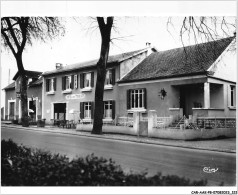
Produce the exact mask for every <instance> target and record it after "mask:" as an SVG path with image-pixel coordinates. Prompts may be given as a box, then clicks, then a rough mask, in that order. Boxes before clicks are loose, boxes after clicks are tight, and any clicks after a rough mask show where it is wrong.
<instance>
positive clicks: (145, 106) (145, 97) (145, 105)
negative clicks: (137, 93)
mask: <svg viewBox="0 0 238 195" xmlns="http://www.w3.org/2000/svg"><path fill="white" fill-rule="evenodd" d="M143 90H144V108H145V109H146V108H147V93H146V89H145V88H144V89H143Z"/></svg>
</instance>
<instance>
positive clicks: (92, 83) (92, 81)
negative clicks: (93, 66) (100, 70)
mask: <svg viewBox="0 0 238 195" xmlns="http://www.w3.org/2000/svg"><path fill="white" fill-rule="evenodd" d="M91 87H94V72H92V73H91Z"/></svg>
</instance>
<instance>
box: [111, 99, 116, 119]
mask: <svg viewBox="0 0 238 195" xmlns="http://www.w3.org/2000/svg"><path fill="white" fill-rule="evenodd" d="M115 113H116V104H115V100H113V101H112V119H115Z"/></svg>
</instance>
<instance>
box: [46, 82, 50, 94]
mask: <svg viewBox="0 0 238 195" xmlns="http://www.w3.org/2000/svg"><path fill="white" fill-rule="evenodd" d="M49 83H50V82H49V79H46V92H48V91H49Z"/></svg>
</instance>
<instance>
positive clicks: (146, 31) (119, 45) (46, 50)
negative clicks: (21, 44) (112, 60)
mask: <svg viewBox="0 0 238 195" xmlns="http://www.w3.org/2000/svg"><path fill="white" fill-rule="evenodd" d="M21 2H22V3H21V4H19V3H18V2H13V3H14V4H11V1H10V2H1V4H2V6H1V9H2V10H1V13H2V16H8V15H12V14H13V13H14V15H16V16H22V15H26V16H31V15H33V16H39V15H41V16H42V15H43V16H44V15H48V14H49V13H50V14H51V15H53V16H61V17H62V20H63V23H64V24H65V35H64V36H60V37H57V38H55V39H54V40H51V41H50V40H49V41H47V42H40V41H34V42H33V45H32V46H30V45H27V46H26V48H25V51H24V53H23V64H24V68H25V69H27V70H35V71H41V72H44V71H48V70H53V69H55V64H56V63H63V65H67V64H73V63H77V62H83V61H87V60H92V59H97V58H99V53H100V43H101V38H100V34H99V29H98V28H97V23H96V21H95V20H94V19H92V18H91V17H89V16H92V17H95V16H96V15H97V14H100V15H101V14H102V13H103V15H104V13H105V12H103V9H105V7H103V5H102V3H100V4H97V3H95V2H94V4H92V2H88V4H83V3H81V4H77V2H71V3H68V2H64V1H61V2H60V3H58V4H57V6H56V4H54V6H52V5H51V4H50V3H49V2H48V4H47V1H46V2H43V3H40V2H37V1H36V2H35V3H31V4H30V3H29V2H25V1H21ZM51 3H52V2H51ZM84 3H85V2H84ZM106 4H107V6H109V7H110V6H111V7H112V9H107V10H111V12H113V14H114V15H116V17H115V19H114V25H115V28H114V29H113V30H112V43H111V45H110V53H109V54H110V55H114V54H118V53H123V52H129V51H133V50H138V49H142V48H145V46H146V42H150V43H151V45H152V46H154V47H156V48H157V49H158V50H159V51H162V50H167V49H172V48H177V47H182V42H181V40H180V37H179V29H180V27H181V25H182V19H183V18H184V15H185V14H186V11H187V10H188V9H190V12H192V11H193V9H194V4H192V5H191V4H189V2H188V3H187V4H186V6H187V9H186V8H185V7H184V6H183V5H182V6H181V5H180V4H179V3H178V2H177V3H175V4H168V5H163V6H161V4H156V3H155V6H153V4H152V3H151V4H152V5H151V6H148V4H142V5H141V6H139V7H138V6H135V4H133V3H132V5H133V7H132V6H130V4H129V5H127V6H124V7H123V8H124V12H123V11H121V10H120V9H119V8H117V9H115V7H120V6H122V5H123V4H125V2H123V3H122V2H121V3H119V4H115V3H114V4H110V3H109V2H106ZM139 4H141V3H139ZM46 5H48V6H46ZM159 5H160V7H158V12H159V13H160V14H158V13H157V10H156V9H155V8H156V6H159ZM171 5H173V6H171ZM77 6H79V7H77ZM176 6H177V7H176ZM213 6H214V4H213ZM163 7H164V9H163ZM197 7H199V5H198V6H197ZM223 7H224V6H223ZM228 7H229V6H228ZM4 8H5V9H4ZM17 8H20V9H17ZM57 8H58V9H57ZM77 8H79V10H81V12H80V11H77ZM96 8H98V9H96ZM136 8H137V9H136ZM19 10H21V11H19ZM29 10H31V11H29ZM87 10H88V12H87ZM98 10H101V11H98ZM119 10H120V11H119ZM174 10H175V11H174ZM214 10H216V9H214ZM214 10H213V11H214ZM221 10H222V12H226V11H227V10H226V9H224V8H223V9H221ZM203 11H204V10H203ZM98 12H99V13H98ZM138 12H139V13H138ZM140 12H141V13H140ZM190 12H188V13H190ZM222 12H221V13H222ZM79 13H80V14H79ZM192 13H194V14H196V12H192ZM209 13H210V12H209ZM221 13H220V12H219V14H221ZM234 13H235V11H234ZM95 14H96V15H95ZM210 14H211V13H210ZM230 14H231V9H229V15H230ZM198 15H199V14H198ZM231 15H232V14H231ZM72 16H74V17H72ZM125 16H127V17H125ZM169 16H172V24H173V26H172V25H170V26H169V28H168V27H167V21H168V17H169ZM189 44H194V42H193V41H190V42H187V41H185V45H189ZM9 70H10V76H9ZM16 72H17V66H16V61H15V58H14V57H13V55H12V53H11V51H10V50H6V49H4V48H2V47H1V89H2V88H4V87H5V86H7V85H8V82H9V80H10V83H11V82H13V81H12V78H13V77H14V75H15V73H16ZM3 105H4V93H3V91H2V92H1V106H3Z"/></svg>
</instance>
